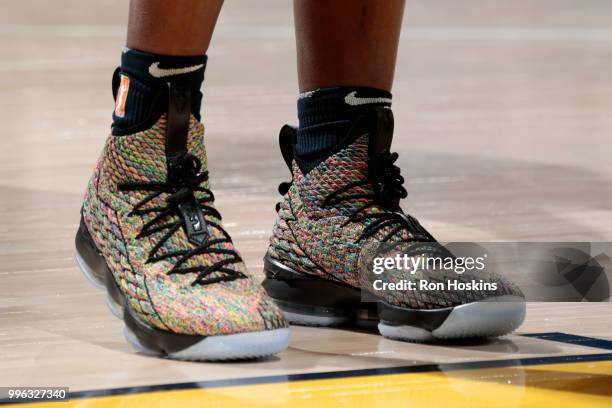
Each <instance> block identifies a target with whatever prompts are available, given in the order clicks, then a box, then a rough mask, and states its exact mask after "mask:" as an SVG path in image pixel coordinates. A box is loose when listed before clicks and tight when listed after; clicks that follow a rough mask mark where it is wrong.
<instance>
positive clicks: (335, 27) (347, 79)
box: [293, 0, 405, 92]
mask: <svg viewBox="0 0 612 408" xmlns="http://www.w3.org/2000/svg"><path fill="white" fill-rule="evenodd" d="M404 4H405V0H294V1H293V8H294V16H295V34H296V41H297V60H298V78H299V85H300V92H304V91H312V90H315V89H318V88H326V87H332V86H367V87H372V88H378V89H384V90H386V91H390V90H391V85H392V83H393V75H394V73H395V60H396V56H397V45H398V42H399V35H400V28H401V23H402V17H403V14H404Z"/></svg>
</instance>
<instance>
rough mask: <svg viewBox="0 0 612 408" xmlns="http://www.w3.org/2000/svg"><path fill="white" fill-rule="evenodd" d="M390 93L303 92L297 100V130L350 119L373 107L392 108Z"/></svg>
mask: <svg viewBox="0 0 612 408" xmlns="http://www.w3.org/2000/svg"><path fill="white" fill-rule="evenodd" d="M391 98H392V95H391V93H390V92H388V91H385V90H382V89H377V88H368V87H357V86H342V87H333V88H321V89H317V90H315V91H309V92H304V93H302V94H300V96H299V98H298V118H299V121H300V129H305V128H307V127H309V126H312V125H317V124H319V123H324V122H334V121H336V120H338V118H343V119H346V118H348V119H351V118H353V117H355V116H358V115H359V114H360V112H362V111H363V110H365V109H367V108H368V107H372V106H386V107H391Z"/></svg>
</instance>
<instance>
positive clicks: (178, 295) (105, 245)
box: [82, 115, 287, 336]
mask: <svg viewBox="0 0 612 408" xmlns="http://www.w3.org/2000/svg"><path fill="white" fill-rule="evenodd" d="M165 132H166V117H165V115H163V116H162V117H161V118H160V119H159V120H158V122H157V123H156V124H155V125H154V126H153V127H151V128H150V129H148V130H145V131H142V132H138V133H135V134H132V135H126V136H120V137H116V136H110V137H109V138H108V140H107V142H106V145H105V147H104V151H103V153H102V155H101V157H100V159H99V160H98V163H97V164H96V167H95V170H94V174H93V177H92V178H91V180H90V182H89V185H88V188H87V191H86V194H85V200H84V204H83V210H82V214H83V219H84V222H85V225H86V226H87V229H88V230H89V232H90V234H91V236H92V238H93V240H94V242H95V244H96V246H97V247H98V249H99V250H100V251H101V252H102V255H103V256H104V258H105V259H106V262H107V265H108V266H109V268H110V269H111V271H112V273H113V276H114V278H115V281H116V283H117V284H118V286H119V288H120V289H121V291H122V292H123V294H124V295H125V297H126V299H127V301H128V302H129V306H130V307H131V309H132V310H133V311H134V312H136V314H137V315H138V317H139V318H141V319H142V320H143V321H145V322H147V323H148V324H150V325H151V326H153V327H156V328H159V329H162V330H167V331H171V332H176V333H181V334H193V335H205V336H211V335H221V334H232V333H239V332H249V331H261V330H267V329H276V328H281V327H286V326H287V323H286V321H285V319H284V317H283V315H282V313H281V312H280V310H279V309H278V308H277V307H276V306H275V305H274V304H273V302H272V301H271V299H270V298H269V297H268V296H267V295H266V294H265V291H264V290H263V288H261V286H260V285H259V283H258V282H257V281H255V280H254V279H253V278H252V277H251V276H250V275H249V273H248V271H247V269H246V267H245V265H244V263H243V261H242V259H241V258H240V255H239V254H238V252H237V251H236V249H235V248H234V245H233V243H232V241H231V239H230V237H229V235H227V232H226V231H225V230H224V229H223V227H222V224H221V217H220V215H219V213H218V212H217V210H216V209H215V208H214V203H213V201H214V197H213V196H212V192H211V191H210V185H209V181H208V173H207V168H208V166H207V161H206V153H205V150H204V141H203V135H204V126H203V125H202V124H201V123H200V122H198V121H197V120H196V119H195V118H194V117H191V119H190V125H189V134H188V139H187V151H188V153H189V159H190V160H189V166H191V167H192V169H191V173H190V177H191V179H190V181H189V182H188V183H187V182H186V183H184V184H183V185H180V186H176V187H174V186H169V185H168V183H167V179H168V177H167V173H168V170H167V163H166V153H165ZM189 183H191V184H189ZM187 196H189V198H190V199H191V200H194V199H195V202H197V203H200V204H201V206H200V207H197V206H196V208H201V209H202V213H201V215H202V218H198V217H195V220H194V222H195V223H196V224H198V225H200V224H201V221H204V223H205V239H202V240H200V241H198V242H192V241H190V239H189V237H188V234H187V233H186V231H185V230H186V226H185V222H184V221H183V220H184V218H183V217H182V215H181V211H182V209H183V208H184V207H183V206H182V205H183V204H184V202H186V201H185V200H186V197H187ZM192 216H193V215H192Z"/></svg>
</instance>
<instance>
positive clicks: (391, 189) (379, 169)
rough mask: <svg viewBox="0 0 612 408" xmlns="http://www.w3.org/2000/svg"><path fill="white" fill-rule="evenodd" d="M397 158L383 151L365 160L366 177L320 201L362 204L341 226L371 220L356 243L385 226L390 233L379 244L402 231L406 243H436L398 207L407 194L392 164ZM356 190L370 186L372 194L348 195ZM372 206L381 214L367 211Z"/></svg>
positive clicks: (412, 218)
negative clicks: (406, 238) (403, 231)
mask: <svg viewBox="0 0 612 408" xmlns="http://www.w3.org/2000/svg"><path fill="white" fill-rule="evenodd" d="M398 158H399V155H398V154H397V153H390V152H389V151H387V150H385V151H383V152H382V153H381V154H379V155H378V156H377V157H375V158H373V159H370V160H368V168H369V172H368V177H366V178H363V179H361V180H357V181H354V182H352V183H349V184H347V185H345V186H343V187H341V188H339V189H337V190H336V191H334V192H332V193H331V194H329V195H328V196H327V197H325V199H324V200H323V203H322V206H323V207H329V206H332V205H337V204H340V203H341V202H343V201H350V200H364V201H365V203H364V204H363V205H362V206H361V207H359V208H357V209H355V210H354V211H352V213H351V215H350V216H349V218H348V219H347V220H346V221H345V222H344V223H343V225H342V226H343V227H344V226H346V225H348V224H349V223H351V222H364V221H370V222H368V223H367V224H366V227H365V228H364V229H363V231H362V232H361V235H360V236H359V238H358V239H357V242H359V241H361V240H363V239H367V238H369V237H372V236H374V235H376V234H377V233H378V232H379V231H381V230H383V229H384V228H387V227H391V230H390V231H389V232H388V233H387V234H386V235H385V236H384V237H383V239H382V241H388V240H389V239H391V238H392V237H393V236H395V235H396V234H398V233H399V232H401V231H402V230H407V231H408V232H409V234H410V237H409V239H408V240H411V241H435V239H434V237H433V236H432V235H431V234H430V233H429V232H428V231H427V230H426V229H425V228H424V227H423V226H421V224H420V223H419V222H418V221H417V220H416V219H415V218H414V217H412V216H411V215H409V214H406V213H404V212H403V210H402V209H401V207H400V206H399V202H400V200H401V199H403V198H406V197H407V196H408V192H407V191H406V189H405V188H404V186H403V183H404V177H403V176H402V175H401V174H400V171H401V170H400V168H399V167H398V166H396V165H395V162H396V161H397V159H398ZM359 187H365V188H367V187H371V188H372V192H371V193H364V192H355V193H350V191H352V190H355V189H357V188H359ZM373 207H381V208H382V211H381V212H371V213H367V212H366V210H368V209H370V208H373Z"/></svg>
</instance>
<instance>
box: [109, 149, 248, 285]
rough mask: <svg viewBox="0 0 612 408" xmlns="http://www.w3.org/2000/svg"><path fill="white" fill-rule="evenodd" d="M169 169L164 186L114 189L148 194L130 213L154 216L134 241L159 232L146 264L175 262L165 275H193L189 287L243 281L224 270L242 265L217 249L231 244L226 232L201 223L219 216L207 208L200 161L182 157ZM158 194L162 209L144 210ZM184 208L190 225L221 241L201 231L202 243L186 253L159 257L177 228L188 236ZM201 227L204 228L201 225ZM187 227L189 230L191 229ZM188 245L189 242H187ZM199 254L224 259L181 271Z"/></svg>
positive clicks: (137, 184)
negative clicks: (217, 234)
mask: <svg viewBox="0 0 612 408" xmlns="http://www.w3.org/2000/svg"><path fill="white" fill-rule="evenodd" d="M169 167H170V169H169V175H168V180H167V181H165V182H159V181H153V182H125V183H120V184H119V185H118V188H119V190H120V191H123V192H128V191H146V192H149V193H150V194H148V195H147V196H146V197H145V198H143V199H142V200H141V201H140V202H138V203H137V204H136V205H135V206H134V208H133V209H132V211H131V213H130V215H132V216H135V215H139V216H144V215H147V214H155V215H154V216H153V218H151V219H150V220H148V221H147V222H146V223H144V225H143V227H142V229H141V230H140V232H139V233H138V235H137V238H139V239H141V238H144V237H148V236H151V235H152V234H155V233H161V232H163V235H162V236H161V238H160V239H159V241H158V242H157V243H156V244H155V245H154V246H153V248H152V249H151V250H150V252H149V254H148V257H147V261H146V262H147V263H151V262H158V261H161V260H164V259H168V258H176V262H175V264H174V266H173V267H172V269H171V270H170V271H168V272H167V274H168V275H171V274H187V273H197V276H196V278H195V280H194V281H193V282H192V285H196V284H200V285H204V284H211V283H216V282H221V281H230V280H234V279H240V278H246V276H245V275H244V274H243V273H242V272H239V271H235V270H233V269H230V268H227V266H228V265H231V264H236V263H240V262H242V259H241V258H240V256H239V255H238V253H237V252H236V251H235V250H233V249H226V248H220V247H219V246H220V245H223V244H226V243H231V242H232V240H231V238H230V236H229V234H228V233H227V231H225V230H224V229H223V228H222V227H221V226H220V225H219V224H218V223H216V222H214V221H212V220H209V221H206V222H204V215H209V216H213V217H216V218H217V219H219V220H221V215H220V214H219V212H218V211H217V210H216V209H215V208H214V207H212V205H211V204H212V203H213V201H214V195H213V193H212V191H210V190H209V189H207V188H204V187H201V185H202V183H204V182H206V181H208V172H207V171H204V172H200V168H201V161H200V160H199V159H198V158H197V157H195V156H193V155H190V154H186V155H183V156H181V157H179V158H177V159H175V160H174V161H173V162H172V163H171V165H170V166H169ZM196 191H197V192H201V193H203V194H204V195H205V197H204V198H202V199H200V200H197V199H196V198H195V194H194V192H196ZM161 194H167V197H166V198H165V200H164V202H165V205H160V206H155V207H148V208H144V206H145V205H146V204H147V203H149V202H151V201H152V200H153V199H155V198H156V197H158V196H160V195H161ZM186 207H187V208H189V209H191V210H192V213H193V214H195V215H192V217H193V218H195V219H194V220H191V221H192V222H194V223H195V224H194V225H196V226H198V227H199V228H201V229H207V226H210V227H213V228H216V229H217V230H219V231H220V232H221V234H222V238H215V239H211V237H210V236H208V233H207V231H205V238H206V239H205V240H202V242H201V243H200V242H198V243H197V244H194V245H193V247H192V248H190V249H189V250H176V251H167V252H164V253H159V252H160V251H161V249H162V247H163V246H164V244H165V243H166V242H167V241H168V240H169V239H170V238H171V237H172V236H173V235H174V234H175V233H176V232H177V231H178V230H179V229H180V228H181V227H184V228H185V232H186V233H188V228H190V226H188V225H186V222H185V221H184V217H182V212H181V209H182V210H183V211H184V210H185V208H186ZM177 218H178V220H176V219H177ZM173 219H174V220H173ZM202 223H204V224H205V225H202ZM191 227H192V228H193V226H191ZM189 242H193V241H191V240H190V241H189ZM200 254H214V255H219V256H224V258H223V259H221V260H219V261H216V262H214V263H212V264H211V265H208V266H204V265H198V266H195V267H188V268H182V265H184V264H185V263H186V262H187V261H188V260H189V259H191V258H192V257H194V256H196V255H200ZM212 274H215V276H212V277H210V275H212Z"/></svg>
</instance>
